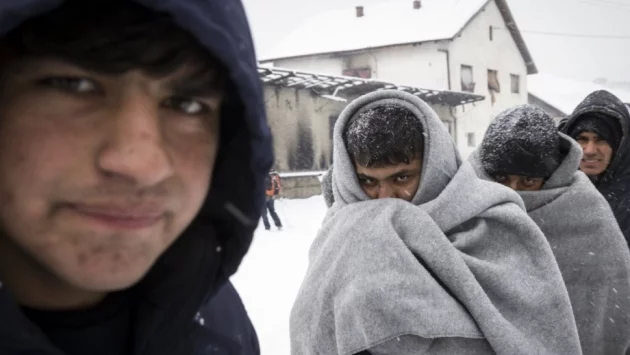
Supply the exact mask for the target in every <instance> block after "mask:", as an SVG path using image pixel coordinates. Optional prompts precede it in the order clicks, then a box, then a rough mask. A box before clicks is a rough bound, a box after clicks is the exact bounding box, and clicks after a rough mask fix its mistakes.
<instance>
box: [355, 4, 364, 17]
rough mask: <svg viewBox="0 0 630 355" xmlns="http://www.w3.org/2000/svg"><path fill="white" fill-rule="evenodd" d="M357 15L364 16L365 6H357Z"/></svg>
mask: <svg viewBox="0 0 630 355" xmlns="http://www.w3.org/2000/svg"><path fill="white" fill-rule="evenodd" d="M356 9H357V17H363V6H357V7H356Z"/></svg>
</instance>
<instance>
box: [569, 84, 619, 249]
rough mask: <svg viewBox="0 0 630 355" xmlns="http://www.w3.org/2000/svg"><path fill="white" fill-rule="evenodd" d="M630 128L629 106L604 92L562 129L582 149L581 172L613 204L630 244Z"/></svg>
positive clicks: (596, 94) (593, 96)
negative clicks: (629, 135)
mask: <svg viewBox="0 0 630 355" xmlns="http://www.w3.org/2000/svg"><path fill="white" fill-rule="evenodd" d="M629 125H630V112H629V111H628V108H627V106H626V105H625V104H624V103H623V102H621V100H619V99H618V98H617V97H616V96H615V95H613V94H611V93H609V92H607V91H603V90H600V91H596V92H594V93H592V94H590V95H589V96H588V97H586V99H584V101H583V102H582V103H580V104H579V105H578V106H577V108H576V109H575V111H574V112H573V114H571V115H570V116H569V117H568V118H567V120H566V123H565V124H564V126H563V127H562V132H564V133H566V134H567V135H569V136H570V137H571V138H573V139H575V140H576V141H577V142H578V143H579V144H580V145H581V146H582V149H583V152H584V156H583V158H582V161H581V163H580V170H582V171H583V172H584V173H585V174H586V175H588V177H589V178H590V179H591V181H593V183H594V184H595V186H596V187H597V189H598V190H599V192H600V193H601V194H602V195H604V197H605V198H606V200H607V201H608V203H609V204H610V207H611V208H612V210H613V213H614V214H615V217H616V219H617V222H618V223H619V227H620V228H621V231H622V232H623V234H624V236H625V238H626V240H630V152H629V151H630V146H629V145H628V139H627V136H628V127H629Z"/></svg>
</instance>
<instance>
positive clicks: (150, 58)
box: [0, 0, 224, 84]
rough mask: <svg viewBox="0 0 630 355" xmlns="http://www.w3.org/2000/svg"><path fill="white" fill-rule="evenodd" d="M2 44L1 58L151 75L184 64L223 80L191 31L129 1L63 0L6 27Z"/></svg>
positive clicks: (203, 75) (201, 77)
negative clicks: (54, 60)
mask: <svg viewBox="0 0 630 355" xmlns="http://www.w3.org/2000/svg"><path fill="white" fill-rule="evenodd" d="M0 48H1V49H2V52H1V55H0V58H1V60H2V62H6V61H10V62H11V63H19V62H20V60H22V59H28V58H33V57H34V58H51V59H60V60H63V61H67V62H69V63H71V64H74V65H77V66H80V67H82V68H84V69H87V70H91V71H95V72H99V73H103V74H111V75H116V74H122V73H124V72H127V71H129V70H132V69H135V70H141V71H143V72H144V73H145V74H147V75H150V76H154V77H163V76H167V75H169V74H171V73H173V72H175V71H177V70H178V69H180V68H181V67H182V66H183V65H184V64H188V65H190V67H191V69H192V70H193V71H194V72H193V73H191V76H193V77H195V78H196V79H197V80H206V81H208V83H209V84H216V83H221V82H222V80H223V78H222V77H221V73H223V72H224V71H223V70H221V65H220V64H219V62H218V61H217V60H216V59H215V58H214V57H213V56H212V55H211V54H210V53H209V52H208V51H207V50H206V49H205V48H204V47H203V46H202V45H201V44H200V43H199V42H198V41H197V39H196V38H195V37H194V36H193V35H191V34H190V33H188V32H187V31H185V30H184V29H182V28H180V27H179V26H177V25H176V24H175V22H174V21H173V20H172V19H171V17H170V16H169V15H167V14H165V13H159V12H155V11H152V10H150V9H148V8H146V7H144V6H142V5H140V4H136V3H134V2H131V1H120V0H90V1H84V0H67V1H65V2H64V3H63V5H61V6H60V7H58V8H56V9H54V10H52V11H50V12H47V13H44V14H43V15H40V16H36V17H33V18H31V19H28V20H26V21H24V22H23V23H22V24H21V25H20V26H18V27H17V28H15V29H13V30H12V31H10V32H9V33H8V34H7V35H5V36H4V37H3V38H2V39H1V40H0ZM3 67H4V65H3Z"/></svg>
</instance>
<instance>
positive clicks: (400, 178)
mask: <svg viewBox="0 0 630 355" xmlns="http://www.w3.org/2000/svg"><path fill="white" fill-rule="evenodd" d="M410 177H411V176H409V175H401V176H397V177H396V182H406V181H407V180H409V178H410Z"/></svg>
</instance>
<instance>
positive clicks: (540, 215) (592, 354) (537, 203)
mask: <svg viewBox="0 0 630 355" xmlns="http://www.w3.org/2000/svg"><path fill="white" fill-rule="evenodd" d="M560 135H561V142H562V147H563V150H564V154H565V157H564V159H563V161H562V163H561V164H560V166H559V167H558V169H557V170H556V171H555V172H554V173H553V175H552V176H551V177H550V178H549V179H548V180H547V181H546V182H545V185H544V186H543V189H542V190H541V191H535V192H531V191H530V192H519V194H520V196H521V197H522V199H523V201H524V203H525V206H526V208H527V211H528V213H529V215H530V217H531V218H532V219H533V220H534V221H535V222H536V223H537V224H538V226H539V227H540V228H541V230H542V231H543V233H544V234H545V236H546V237H547V240H548V241H549V244H550V245H551V247H552V250H553V252H554V254H555V257H556V260H557V262H558V266H559V267H560V271H561V272H562V276H563V278H564V281H565V283H566V287H567V290H568V292H569V298H570V300H571V303H572V306H573V312H574V314H575V320H576V323H577V326H578V332H579V335H580V341H581V344H582V352H583V353H584V355H624V354H630V252H629V251H628V247H627V244H626V241H625V239H624V237H623V234H622V233H621V230H620V229H619V227H618V225H617V221H616V220H615V217H614V216H613V213H612V210H611V209H610V206H609V205H608V203H607V202H606V199H605V198H604V197H603V196H602V195H601V194H600V193H599V192H598V191H597V189H596V188H595V186H593V184H592V183H591V181H590V180H589V179H588V177H586V175H584V174H583V173H582V172H581V171H578V167H579V165H580V160H581V159H582V149H581V148H580V146H579V145H578V144H577V143H576V142H575V141H574V140H572V139H570V138H569V137H567V136H565V135H564V134H561V133H560ZM479 154H480V153H479V150H478V151H477V152H475V153H474V154H473V155H472V156H471V158H470V161H471V163H472V165H473V166H474V167H475V170H476V171H477V173H478V176H479V177H481V178H483V179H486V180H491V179H490V177H489V176H488V175H487V174H486V173H485V171H484V169H483V166H482V165H481V163H480V156H479Z"/></svg>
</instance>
